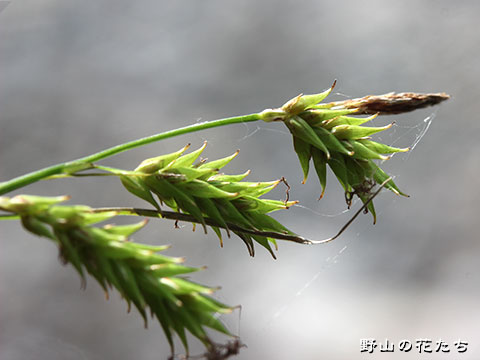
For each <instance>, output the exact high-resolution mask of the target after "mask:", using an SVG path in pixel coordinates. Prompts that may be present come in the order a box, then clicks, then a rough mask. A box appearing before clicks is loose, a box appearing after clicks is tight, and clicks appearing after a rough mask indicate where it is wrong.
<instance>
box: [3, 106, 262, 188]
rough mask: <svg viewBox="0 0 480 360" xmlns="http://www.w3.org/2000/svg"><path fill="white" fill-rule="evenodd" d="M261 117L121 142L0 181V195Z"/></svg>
mask: <svg viewBox="0 0 480 360" xmlns="http://www.w3.org/2000/svg"><path fill="white" fill-rule="evenodd" d="M261 118H262V116H261V113H255V114H250V115H243V116H235V117H230V118H224V119H219V120H213V121H206V122H203V123H198V124H193V125H189V126H185V127H182V128H178V129H175V130H170V131H165V132H163V133H159V134H155V135H152V136H147V137H144V138H141V139H137V140H133V141H130V142H127V143H124V144H120V145H117V146H114V147H111V148H108V149H105V150H103V151H100V152H97V153H95V154H92V155H89V156H85V157H83V158H80V159H77V160H73V161H68V162H65V163H61V164H57V165H52V166H49V167H46V168H43V169H40V170H37V171H33V172H30V173H28V174H25V175H22V176H18V177H16V178H14V179H11V180H8V181H4V182H2V183H0V195H3V194H5V193H8V192H10V191H13V190H16V189H18V188H21V187H23V186H26V185H29V184H31V183H34V182H36V181H39V180H42V179H44V178H47V177H49V176H52V175H58V174H68V173H73V172H77V171H81V170H86V169H90V168H92V166H93V165H92V163H93V162H95V161H98V160H102V159H105V158H107V157H110V156H113V155H116V154H119V153H121V152H124V151H127V150H130V149H133V148H136V147H139V146H142V145H147V144H150V143H153V142H156V141H159V140H164V139H168V138H171V137H174V136H179V135H184V134H188V133H192V132H195V131H200V130H206V129H210V128H214V127H218V126H224V125H231V124H238V123H244V122H250V121H257V120H260V119H261Z"/></svg>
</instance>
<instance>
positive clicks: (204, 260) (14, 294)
mask: <svg viewBox="0 0 480 360" xmlns="http://www.w3.org/2000/svg"><path fill="white" fill-rule="evenodd" d="M0 9H2V11H1V12H0V69H1V74H2V75H1V80H0V109H1V111H0V166H1V167H0V171H1V173H0V180H1V181H3V180H7V179H10V178H12V177H15V176H18V175H21V174H24V173H26V172H28V171H32V170H35V169H39V168H41V167H44V166H47V165H51V164H55V163H58V162H62V161H66V160H71V159H74V158H78V157H80V156H84V155H87V154H90V153H92V152H95V151H98V150H101V149H104V148H107V147H110V146H113V145H116V144H118V143H121V142H125V141H128V140H132V139H135V138H138V137H143V136H147V135H151V134H154V133H157V132H161V131H164V130H168V129H172V128H175V127H179V126H185V125H189V124H192V123H195V122H197V121H205V120H212V119H216V118H221V117H225V116H233V115H241V114H248V113H251V112H256V111H261V110H262V109H264V108H267V107H275V106H279V105H281V104H282V103H283V102H285V101H286V100H288V99H289V98H292V97H293V96H296V95H297V94H298V93H300V92H304V93H313V92H318V91H320V90H323V89H325V88H328V87H329V86H330V85H331V83H332V81H333V80H334V79H337V80H338V85H337V87H336V89H335V92H336V94H334V95H332V96H331V97H330V98H331V99H332V100H342V99H345V98H351V97H359V96H364V95H367V94H381V93H385V92H390V91H417V92H440V91H445V92H447V93H449V94H450V95H451V96H452V98H451V99H450V100H449V101H448V102H446V103H444V104H442V105H441V106H438V107H435V108H429V109H426V110H421V111H416V112H414V113H409V114H406V115H402V116H394V117H387V118H377V119H376V120H375V122H374V124H375V125H383V124H387V123H389V122H390V121H392V120H395V121H396V126H395V127H394V128H393V129H391V130H390V131H389V132H388V133H382V134H381V136H380V138H381V140H383V141H384V142H386V143H389V144H394V145H396V146H411V145H414V144H416V146H415V148H414V149H413V151H412V152H411V153H408V154H400V155H396V156H394V157H393V159H391V160H390V161H389V162H387V163H385V164H384V165H383V166H384V168H385V169H386V170H387V171H389V172H390V173H391V174H393V175H394V176H395V180H396V182H397V184H398V185H399V186H400V187H401V189H402V190H404V191H405V192H407V193H409V194H410V195H411V197H410V198H409V199H405V198H398V197H396V196H395V195H394V194H392V193H390V192H387V191H384V192H382V194H381V195H380V196H379V198H378V199H377V200H376V207H377V209H378V224H377V225H375V226H372V224H371V222H372V221H371V217H370V215H366V216H362V217H361V218H360V219H359V220H358V221H356V222H355V223H354V224H353V225H352V226H351V227H350V228H349V229H348V231H347V232H346V233H345V234H344V235H343V236H342V237H341V238H340V239H338V240H336V241H334V242H332V243H329V244H327V245H323V246H317V247H309V246H300V245H295V244H288V243H280V249H279V251H278V260H276V261H275V260H273V259H272V258H271V257H270V256H269V254H267V253H266V252H265V251H262V249H261V248H257V256H256V257H255V258H250V257H249V256H248V253H247V251H246V249H245V248H244V246H243V244H242V242H241V241H240V240H239V239H238V238H232V239H229V240H228V241H226V244H225V247H224V248H223V249H221V248H220V247H219V244H218V240H217V239H216V238H215V236H214V234H213V233H212V234H209V235H208V236H204V235H203V234H202V233H201V232H198V231H197V233H192V231H191V227H190V226H189V225H188V224H187V225H185V226H183V227H182V229H174V228H173V224H172V223H171V222H168V221H157V222H153V221H152V222H151V223H150V224H149V226H148V227H147V228H146V229H145V230H143V231H142V232H140V233H138V234H137V236H136V240H138V241H144V242H148V243H152V244H166V243H170V244H172V245H173V247H172V249H171V250H170V251H169V254H171V255H179V256H185V257H186V258H187V264H190V265H194V266H200V265H208V269H207V270H206V271H204V272H201V273H198V274H195V275H194V277H193V279H195V280H197V281H199V282H203V283H207V284H209V285H221V286H222V290H221V291H219V292H218V293H217V297H218V298H219V299H220V300H221V301H224V302H226V303H229V304H241V305H242V311H241V314H239V313H238V312H237V313H235V314H233V315H230V316H225V317H223V319H224V321H225V323H226V324H227V325H228V327H229V328H230V329H231V330H232V331H233V332H234V333H236V334H239V335H240V336H241V339H242V341H243V342H244V343H246V344H247V345H248V348H245V349H243V350H242V352H241V354H240V356H239V357H238V359H413V358H416V359H418V358H420V357H421V356H423V355H424V354H419V349H417V348H416V347H415V341H416V340H417V339H430V340H432V342H433V346H432V347H433V350H434V353H433V354H432V355H428V357H429V358H442V359H454V358H455V359H465V360H466V359H478V358H479V357H480V339H479V337H478V334H479V330H480V325H479V324H480V306H479V301H480V281H479V280H480V262H479V260H478V257H479V256H480V242H479V236H478V226H479V221H478V220H479V219H480V218H479V215H478V204H479V201H478V200H479V196H478V185H479V180H478V179H479V178H480V161H479V155H480V145H479V142H478V133H479V131H480V125H479V124H480V121H478V96H479V91H478V89H479V86H478V84H479V80H480V77H479V68H478V59H479V58H480V32H479V31H478V16H479V15H480V3H479V2H475V1H464V2H452V1H446V0H442V1H416V2H398V1H397V2H392V1H380V0H376V1H354V0H350V1H347V0H342V1H313V0H310V1H282V2H279V1H194V0H187V1H181V2H179V1H131V0H129V1H119V0H115V1H113V0H110V1H109V0H95V1H73V0H12V1H2V2H0ZM422 135H424V136H423V137H422ZM204 140H208V142H209V146H208V147H207V150H206V153H205V154H206V156H208V157H209V158H211V159H213V158H216V157H223V156H226V155H229V154H231V153H233V152H234V151H235V150H236V149H241V152H240V155H239V156H238V157H237V158H236V159H235V160H234V161H233V162H232V163H231V164H230V165H229V166H228V168H227V169H226V170H227V171H228V172H229V173H240V172H243V171H245V170H247V169H251V170H252V174H251V175H250V177H249V178H250V179H251V180H273V179H278V178H280V177H281V176H285V177H286V178H287V179H288V181H289V183H290V185H292V190H291V193H290V195H291V198H293V199H298V200H300V202H301V205H302V206H303V207H294V208H291V209H290V210H288V211H285V212H284V213H278V214H276V215H275V216H276V218H277V219H279V220H281V221H282V222H284V223H285V224H286V225H287V226H288V227H290V228H291V229H293V230H294V231H296V232H298V233H300V234H303V235H304V236H306V237H309V238H314V239H322V238H325V237H328V236H331V235H333V234H334V233H335V232H336V231H337V230H338V229H339V228H340V227H341V226H342V225H343V224H344V223H345V222H346V221H347V220H348V218H349V217H350V216H351V215H352V212H344V210H345V203H344V198H343V194H342V192H341V190H340V186H339V185H338V184H337V182H336V180H335V179H334V178H333V177H332V176H330V177H329V179H328V186H327V195H326V197H325V198H324V199H322V200H321V201H320V202H318V201H317V200H316V198H317V197H318V195H319V192H320V189H319V184H318V180H317V179H316V178H315V176H311V177H310V178H309V180H308V182H307V184H306V185H301V184H300V180H301V178H302V175H301V170H300V166H299V164H298V161H297V159H296V156H295V154H294V152H293V150H292V146H291V139H290V136H289V135H288V134H287V132H286V131H285V129H284V128H283V126H282V124H278V123H275V124H263V123H258V124H257V123H249V124H248V125H234V126H230V127H225V128H218V129H213V130H209V131H204V132H200V133H196V134H192V135H186V136H183V137H178V138H175V139H171V140H167V141H163V142H161V143H157V144H153V145H149V146H146V147H143V148H140V149H137V150H133V151H130V152H128V153H125V154H122V155H119V156H116V157H114V158H111V159H110V160H107V161H105V162H104V163H105V164H109V165H112V166H116V167H121V168H127V169H130V168H133V167H135V166H136V164H138V163H139V162H140V161H141V160H143V159H145V158H147V157H152V156H156V155H159V154H163V153H166V152H171V151H174V150H177V149H179V148H180V147H182V146H183V145H184V144H186V143H188V142H191V143H192V145H193V146H194V147H198V146H200V145H201V144H202V143H203V141H204ZM312 175H313V174H312ZM18 193H31V194H42V195H57V194H71V195H72V200H71V202H72V203H80V204H89V205H91V206H120V205H125V204H132V205H144V204H143V203H142V202H141V201H139V200H136V199H135V198H133V197H132V196H131V195H129V194H128V193H127V192H126V191H124V190H123V189H122V187H121V185H120V183H119V182H118V181H117V180H115V179H106V178H94V179H81V180H80V179H76V180H63V181H50V182H42V183H38V184H34V185H31V186H29V187H28V188H24V189H21V190H20V191H16V192H14V193H13V194H18ZM13 194H12V195H13ZM272 196H273V197H274V198H278V199H281V198H283V197H284V192H283V189H278V190H276V192H275V193H273V195H272ZM358 206H359V204H358V203H356V205H355V207H356V208H358ZM0 237H1V244H0V358H1V359H2V360H17V359H21V360H29V359H52V360H53V359H81V360H84V359H88V360H90V359H92V360H93V359H116V360H123V359H125V360H126V359H133V358H135V359H165V358H166V357H167V356H168V355H169V349H168V346H167V344H166V342H165V340H164V337H163V333H162V331H161V329H160V327H159V326H158V325H157V324H154V323H152V325H151V327H150V328H149V329H148V330H144V329H143V322H142V321H141V319H140V317H139V316H138V314H136V313H132V314H127V313H126V305H125V303H124V302H123V301H122V300H120V298H119V296H118V294H114V295H113V296H112V297H111V299H110V300H109V301H105V299H104V296H103V293H102V291H101V289H100V287H99V286H98V285H97V284H96V283H95V282H94V281H89V283H88V286H87V289H86V291H82V290H81V289H80V281H79V279H78V276H77V274H76V273H75V272H74V270H73V269H72V267H70V266H67V267H63V266H62V265H61V264H60V263H59V261H58V260H57V250H56V249H55V247H54V245H53V244H51V243H49V242H48V241H46V240H44V239H39V238H36V237H34V236H31V235H29V234H27V233H26V232H25V231H23V230H22V229H21V227H20V226H19V224H18V223H16V222H2V223H1V224H0ZM215 338H216V339H218V341H221V340H222V339H223V338H222V337H221V336H217V335H215ZM361 339H376V340H377V342H378V343H379V344H380V343H384V342H385V339H388V340H389V341H390V342H392V343H394V344H395V346H396V347H395V350H394V352H393V353H380V350H379V348H377V349H375V352H374V353H373V354H365V353H363V354H362V353H360V341H361ZM404 339H406V340H410V341H411V342H412V343H413V349H412V350H411V351H410V352H409V353H405V352H400V351H399V349H398V343H399V341H401V340H404ZM440 339H441V340H444V341H445V342H446V343H448V344H449V346H450V350H451V351H450V353H449V354H438V353H437V354H435V343H436V342H437V341H438V340H440ZM223 340H224V339H223ZM457 340H463V341H467V342H468V343H469V345H468V350H467V352H466V353H463V354H458V353H457V350H456V347H455V346H454V342H455V341H457ZM179 349H180V347H179ZM191 350H192V351H191V352H192V353H193V354H198V353H201V352H202V347H201V346H200V345H199V344H198V343H196V342H195V341H193V342H192V349H191Z"/></svg>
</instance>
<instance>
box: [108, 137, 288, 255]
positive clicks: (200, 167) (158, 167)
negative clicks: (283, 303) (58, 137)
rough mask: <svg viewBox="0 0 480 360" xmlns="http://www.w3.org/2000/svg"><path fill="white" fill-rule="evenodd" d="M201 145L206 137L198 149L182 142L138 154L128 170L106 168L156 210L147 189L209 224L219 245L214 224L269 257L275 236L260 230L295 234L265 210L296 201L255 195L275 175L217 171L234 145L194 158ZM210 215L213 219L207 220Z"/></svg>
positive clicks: (272, 184) (267, 188)
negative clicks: (259, 178)
mask: <svg viewBox="0 0 480 360" xmlns="http://www.w3.org/2000/svg"><path fill="white" fill-rule="evenodd" d="M205 147H206V143H204V144H203V146H202V147H201V148H199V149H198V150H195V151H193V152H191V153H188V154H185V150H186V149H187V148H188V145H187V146H186V147H184V148H183V149H181V150H179V151H177V152H174V153H171V154H167V155H163V156H159V157H155V158H152V159H147V160H144V161H142V162H141V163H140V165H139V166H137V168H136V169H135V170H134V171H123V170H114V169H108V170H109V171H112V172H114V173H115V174H117V175H119V176H120V178H121V180H122V183H123V185H124V186H125V187H126V188H127V190H129V191H130V192H131V193H132V194H134V195H136V196H138V197H140V198H142V199H144V200H146V201H148V202H149V203H151V204H153V205H154V206H155V207H156V208H157V209H158V210H160V206H159V205H158V203H157V202H156V201H155V200H154V199H153V196H152V194H154V195H156V197H157V198H158V201H159V203H160V204H162V205H166V206H168V207H169V208H171V209H172V210H173V211H175V212H178V213H184V214H188V215H190V216H192V217H193V219H194V220H195V222H197V223H199V224H201V225H202V227H203V229H204V231H205V232H207V226H210V227H211V228H212V229H213V231H214V232H215V233H216V234H217V236H218V238H219V239H220V245H221V246H223V238H222V234H221V231H220V229H225V231H226V233H227V236H228V237H230V234H231V233H232V232H233V233H235V234H236V235H237V236H238V237H239V238H240V239H242V241H243V242H244V243H245V245H246V246H247V249H248V252H249V254H250V255H251V256H254V255H255V249H254V242H257V243H258V244H260V245H261V246H263V247H264V248H266V249H267V250H268V251H269V252H270V254H271V255H272V256H273V257H274V258H275V254H274V252H273V249H272V245H273V247H274V248H275V249H276V248H277V243H276V240H275V238H273V237H270V236H266V235H263V234H262V233H268V232H276V233H281V234H285V235H296V234H294V233H293V232H291V231H290V230H288V229H287V228H285V227H284V226H283V225H281V224H280V223H279V222H277V221H276V220H274V219H273V218H271V217H270V216H268V215H267V214H268V213H271V212H273V211H276V210H280V209H288V208H289V207H290V206H292V205H294V204H296V203H297V202H296V201H278V200H269V199H261V198H260V196H262V195H264V194H266V193H268V192H269V191H270V190H272V189H273V188H275V187H276V186H277V185H278V184H279V183H280V180H276V181H268V182H247V181H242V180H243V179H244V178H245V177H246V176H247V175H248V174H249V172H247V173H245V174H241V175H225V174H221V173H220V172H219V171H220V169H221V168H222V167H224V166H225V165H227V164H228V163H229V162H230V161H231V160H232V159H233V158H235V156H237V154H238V151H237V152H235V153H234V154H233V155H231V156H228V157H225V158H223V159H218V160H214V161H205V160H202V161H197V160H198V158H199V157H200V155H201V153H202V151H203V150H204V149H205ZM161 212H162V211H161V210H160V213H161ZM212 221H213V223H214V224H216V225H212ZM207 223H208V224H209V225H207ZM232 227H233V228H234V229H232ZM239 228H240V229H244V230H247V232H244V231H241V230H239Z"/></svg>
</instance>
